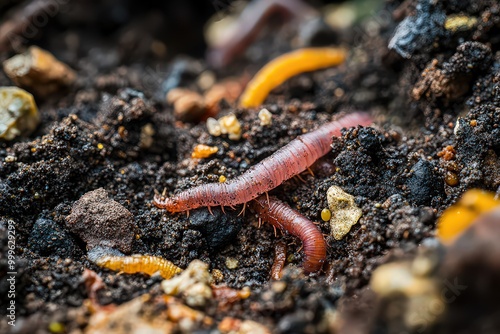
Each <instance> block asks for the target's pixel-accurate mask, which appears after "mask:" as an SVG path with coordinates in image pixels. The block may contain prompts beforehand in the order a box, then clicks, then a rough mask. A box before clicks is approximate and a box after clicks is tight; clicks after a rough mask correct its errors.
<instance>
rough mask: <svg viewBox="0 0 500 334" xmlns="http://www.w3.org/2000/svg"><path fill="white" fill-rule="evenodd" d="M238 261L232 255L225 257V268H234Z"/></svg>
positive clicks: (236, 266)
mask: <svg viewBox="0 0 500 334" xmlns="http://www.w3.org/2000/svg"><path fill="white" fill-rule="evenodd" d="M238 265H239V262H238V260H237V259H235V258H233V257H228V258H226V267H227V269H236V268H238Z"/></svg>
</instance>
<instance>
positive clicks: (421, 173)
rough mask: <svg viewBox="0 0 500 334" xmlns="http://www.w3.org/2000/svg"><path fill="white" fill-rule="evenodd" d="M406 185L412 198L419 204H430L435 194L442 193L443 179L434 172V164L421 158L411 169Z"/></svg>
mask: <svg viewBox="0 0 500 334" xmlns="http://www.w3.org/2000/svg"><path fill="white" fill-rule="evenodd" d="M410 173H411V175H410V177H409V178H408V180H407V182H406V185H407V186H408V189H409V191H410V194H409V195H410V199H411V200H413V201H414V202H415V203H417V204H419V205H429V204H430V203H431V201H432V198H433V197H434V196H439V195H442V193H443V181H442V180H440V179H439V178H438V177H437V175H436V174H435V173H434V166H433V165H432V164H431V163H430V162H429V161H426V160H419V161H418V162H417V163H416V164H415V165H413V167H412V168H411V171H410Z"/></svg>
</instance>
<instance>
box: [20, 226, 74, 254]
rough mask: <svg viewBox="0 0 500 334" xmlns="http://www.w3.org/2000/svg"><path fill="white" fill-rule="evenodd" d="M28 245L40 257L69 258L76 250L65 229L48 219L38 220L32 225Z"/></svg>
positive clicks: (71, 238)
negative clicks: (55, 256)
mask: <svg viewBox="0 0 500 334" xmlns="http://www.w3.org/2000/svg"><path fill="white" fill-rule="evenodd" d="M28 244H29V245H30V247H31V249H32V250H33V251H34V252H37V253H38V254H40V255H41V256H48V255H57V256H59V257H61V258H65V257H70V256H71V255H73V253H74V251H75V250H76V247H77V246H76V244H75V240H74V239H73V237H72V236H71V235H70V234H69V233H68V232H67V231H66V229H64V228H62V227H61V226H59V225H58V224H57V223H56V222H54V221H53V220H50V219H45V218H39V219H37V221H36V222H35V224H34V225H33V230H32V231H31V234H30V237H29V240H28Z"/></svg>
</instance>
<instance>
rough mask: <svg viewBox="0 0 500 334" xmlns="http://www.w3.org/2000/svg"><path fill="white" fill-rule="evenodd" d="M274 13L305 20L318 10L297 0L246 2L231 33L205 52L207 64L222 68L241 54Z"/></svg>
mask: <svg viewBox="0 0 500 334" xmlns="http://www.w3.org/2000/svg"><path fill="white" fill-rule="evenodd" d="M275 14H278V15H280V16H282V17H283V18H284V19H286V20H290V19H292V18H301V19H305V18H307V17H314V16H317V15H318V13H317V11H316V10H315V9H314V8H312V7H311V6H309V5H308V4H306V3H304V2H302V1H300V0H292V1H291V0H260V1H253V2H252V3H249V4H248V5H247V6H246V7H245V9H244V10H243V12H242V13H241V15H240V17H239V18H238V22H237V26H236V27H235V29H233V32H234V33H233V35H232V36H231V37H230V38H229V39H228V40H227V41H225V42H224V43H223V44H222V45H218V46H215V47H214V48H213V49H212V50H210V51H209V52H208V55H207V58H208V61H209V63H210V64H212V65H213V66H215V67H218V68H221V67H223V66H227V65H228V64H229V63H230V62H231V61H232V60H233V59H234V58H235V57H236V56H238V55H240V54H241V53H243V52H244V51H245V49H246V48H247V47H248V45H250V44H251V43H252V42H253V40H254V39H255V38H256V37H257V35H258V33H259V32H260V31H261V30H262V28H264V26H265V24H266V23H267V22H269V21H270V20H271V18H273V19H274V18H275Z"/></svg>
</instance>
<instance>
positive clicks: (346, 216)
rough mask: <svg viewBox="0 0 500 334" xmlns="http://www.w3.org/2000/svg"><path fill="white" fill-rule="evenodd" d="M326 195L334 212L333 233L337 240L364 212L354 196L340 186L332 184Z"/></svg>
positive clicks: (332, 220)
mask: <svg viewBox="0 0 500 334" xmlns="http://www.w3.org/2000/svg"><path fill="white" fill-rule="evenodd" d="M326 197H327V199H328V206H329V207H330V211H331V213H332V218H331V219H330V228H331V235H332V236H333V237H334V238H335V240H341V239H342V238H343V237H344V236H345V235H346V234H347V233H349V231H350V230H351V227H352V226H353V225H354V224H356V223H357V222H358V220H359V218H361V215H362V214H363V212H362V211H361V209H360V208H358V206H357V205H356V203H355V202H354V196H352V195H349V194H348V193H346V192H345V191H344V190H342V188H340V187H338V186H331V187H330V188H329V189H328V191H327V194H326Z"/></svg>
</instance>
